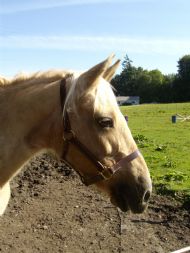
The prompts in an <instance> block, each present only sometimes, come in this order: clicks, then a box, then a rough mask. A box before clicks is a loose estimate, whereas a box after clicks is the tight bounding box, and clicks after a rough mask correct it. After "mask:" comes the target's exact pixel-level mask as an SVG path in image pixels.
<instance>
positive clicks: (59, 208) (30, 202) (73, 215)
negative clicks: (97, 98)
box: [0, 155, 190, 253]
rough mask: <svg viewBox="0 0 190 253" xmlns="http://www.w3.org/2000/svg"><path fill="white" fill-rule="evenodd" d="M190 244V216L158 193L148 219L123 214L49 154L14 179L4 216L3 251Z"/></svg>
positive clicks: (161, 249)
mask: <svg viewBox="0 0 190 253" xmlns="http://www.w3.org/2000/svg"><path fill="white" fill-rule="evenodd" d="M189 245H190V213H189V212H188V211H187V210H184V209H182V208H181V206H180V203H177V202H176V201H174V200H172V199H170V198H166V197H163V196H157V195H153V196H152V200H151V202H150V206H149V209H148V210H147V211H146V213H144V214H142V215H134V214H131V213H127V214H126V213H122V212H120V211H119V210H118V209H117V208H115V207H113V206H112V205H111V204H110V202H109V199H107V198H106V197H105V196H103V195H100V194H99V193H98V192H96V191H95V190H94V189H92V188H89V187H86V186H84V185H82V183H81V182H80V179H79V177H78V175H76V173H75V172H73V171H72V170H70V169H69V168H67V167H65V166H64V165H63V164H61V163H58V162H56V161H54V160H52V158H50V157H49V156H47V155H43V156H40V157H38V158H36V159H33V160H32V161H31V162H30V164H29V165H27V168H26V170H24V171H23V172H21V173H20V174H19V175H18V176H17V177H16V178H15V179H14V180H13V181H12V197H11V200H10V203H9V206H8V209H7V210H6V212H5V214H4V215H3V216H2V217H0V252H3V253H5V252H6V253H38V252H40V253H42V252H43V253H57V252H64V253H80V252H86V253H87V252H88V253H91V252H102V253H108V252H127V253H166V252H171V251H174V250H177V249H180V248H183V247H187V246H189Z"/></svg>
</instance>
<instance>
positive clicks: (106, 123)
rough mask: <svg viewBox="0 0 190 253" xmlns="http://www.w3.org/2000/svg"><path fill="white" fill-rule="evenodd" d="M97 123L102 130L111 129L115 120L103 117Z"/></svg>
mask: <svg viewBox="0 0 190 253" xmlns="http://www.w3.org/2000/svg"><path fill="white" fill-rule="evenodd" d="M97 123H98V125H99V126H101V127H102V128H111V127H113V120H112V118H109V117H102V118H98V119H97Z"/></svg>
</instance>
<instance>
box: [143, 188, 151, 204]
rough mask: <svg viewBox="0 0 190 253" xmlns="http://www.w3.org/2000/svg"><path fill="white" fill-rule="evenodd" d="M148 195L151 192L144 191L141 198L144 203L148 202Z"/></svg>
mask: <svg viewBox="0 0 190 253" xmlns="http://www.w3.org/2000/svg"><path fill="white" fill-rule="evenodd" d="M150 195H151V193H150V191H149V190H148V191H146V192H145V194H144V198H143V200H144V202H145V203H146V202H148V200H149V198H150Z"/></svg>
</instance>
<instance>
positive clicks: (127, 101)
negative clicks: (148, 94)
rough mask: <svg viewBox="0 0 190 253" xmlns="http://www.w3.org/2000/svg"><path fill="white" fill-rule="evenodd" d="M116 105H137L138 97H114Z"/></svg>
mask: <svg viewBox="0 0 190 253" xmlns="http://www.w3.org/2000/svg"><path fill="white" fill-rule="evenodd" d="M116 99H117V103H118V105H139V103H140V97H139V96H129V97H125V96H119V97H116Z"/></svg>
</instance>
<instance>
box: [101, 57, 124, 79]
mask: <svg viewBox="0 0 190 253" xmlns="http://www.w3.org/2000/svg"><path fill="white" fill-rule="evenodd" d="M119 64H120V60H117V61H116V62H115V63H114V64H113V65H112V66H111V67H109V68H108V69H107V70H106V71H105V72H104V74H103V78H104V79H106V80H107V81H108V82H110V81H111V79H112V78H113V76H114V74H115V72H116V70H117V68H118V67H119Z"/></svg>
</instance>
